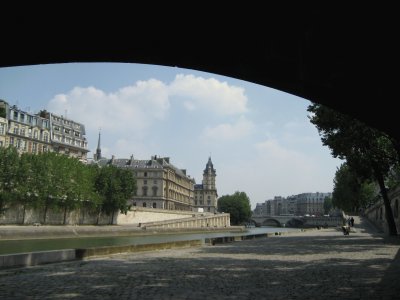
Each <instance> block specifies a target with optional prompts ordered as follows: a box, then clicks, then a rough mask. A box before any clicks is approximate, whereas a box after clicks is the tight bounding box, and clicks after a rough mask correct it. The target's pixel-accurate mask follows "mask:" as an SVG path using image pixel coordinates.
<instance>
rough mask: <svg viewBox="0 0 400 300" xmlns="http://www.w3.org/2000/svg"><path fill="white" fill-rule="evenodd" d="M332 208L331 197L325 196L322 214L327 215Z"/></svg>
mask: <svg viewBox="0 0 400 300" xmlns="http://www.w3.org/2000/svg"><path fill="white" fill-rule="evenodd" d="M332 208H333V203H332V198H331V197H325V199H324V214H325V215H327V214H329V212H330V211H331V209H332Z"/></svg>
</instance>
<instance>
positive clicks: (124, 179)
mask: <svg viewBox="0 0 400 300" xmlns="http://www.w3.org/2000/svg"><path fill="white" fill-rule="evenodd" d="M95 188H96V191H97V192H98V194H99V195H100V197H101V198H102V201H101V203H102V204H101V212H104V213H106V214H107V215H110V214H113V213H114V212H115V211H116V210H120V211H121V212H123V213H126V212H127V210H128V205H127V200H128V199H130V198H131V197H132V196H133V193H134V191H135V189H136V184H135V180H134V177H133V173H132V172H131V171H129V170H125V169H120V168H117V167H115V166H107V167H104V168H101V169H99V172H98V175H97V177H96V180H95ZM111 222H112V221H111Z"/></svg>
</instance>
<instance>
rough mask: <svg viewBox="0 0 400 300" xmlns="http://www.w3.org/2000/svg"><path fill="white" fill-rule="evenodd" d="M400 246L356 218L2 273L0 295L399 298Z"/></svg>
mask: <svg viewBox="0 0 400 300" xmlns="http://www.w3.org/2000/svg"><path fill="white" fill-rule="evenodd" d="M354 231H356V232H354ZM399 248H400V241H399V238H397V237H393V238H384V237H383V236H382V234H380V233H378V232H376V231H374V229H373V227H372V226H370V225H369V223H368V221H366V220H364V219H359V218H358V217H356V218H355V228H354V229H353V232H351V233H350V235H349V236H344V235H343V234H342V232H341V231H338V230H337V229H334V228H329V229H322V230H312V231H306V232H301V233H295V234H288V235H282V236H274V237H263V238H256V239H253V240H244V241H237V242H233V243H228V244H217V245H214V246H203V247H199V248H184V249H171V250H160V251H151V252H138V253H127V254H118V255H114V256H108V257H99V258H91V259H88V260H84V261H73V262H65V263H57V264H49V265H41V266H35V267H29V268H16V269H5V270H0V298H1V299H4V300H6V299H201V300H205V299H307V300H309V299H323V300H325V299H399V297H400V282H399V278H400V254H399V253H400V252H399Z"/></svg>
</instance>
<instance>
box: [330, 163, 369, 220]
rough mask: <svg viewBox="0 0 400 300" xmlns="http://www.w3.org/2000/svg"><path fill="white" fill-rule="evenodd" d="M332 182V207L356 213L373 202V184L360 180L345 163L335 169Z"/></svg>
mask: <svg viewBox="0 0 400 300" xmlns="http://www.w3.org/2000/svg"><path fill="white" fill-rule="evenodd" d="M333 182H334V188H333V193H332V201H333V205H334V206H335V207H337V208H340V209H342V210H344V211H345V212H348V213H350V212H357V211H358V210H359V209H360V208H366V207H367V206H368V205H369V204H370V203H372V202H373V201H374V198H375V195H374V185H373V183H371V182H369V181H363V180H361V179H360V177H359V176H358V175H357V173H356V172H354V171H353V170H352V169H351V167H350V166H349V165H348V164H347V163H343V164H342V165H341V166H340V167H339V168H338V169H337V171H336V174H335V179H334V181H333Z"/></svg>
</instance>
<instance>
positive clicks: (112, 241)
mask: <svg viewBox="0 0 400 300" xmlns="http://www.w3.org/2000/svg"><path fill="white" fill-rule="evenodd" d="M287 231H300V229H298V228H282V227H257V228H246V231H244V232H211V233H210V232H204V233H168V234H165V233H164V234H151V235H145V236H143V235H141V236H109V237H81V238H58V239H57V238H52V239H24V240H4V241H1V240H0V255H3V254H15V253H26V252H35V251H49V250H60V249H76V248H90V247H102V246H122V245H140V244H153V243H164V242H175V241H186V240H198V239H205V238H216V237H224V236H238V235H252V234H261V233H271V232H287Z"/></svg>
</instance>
